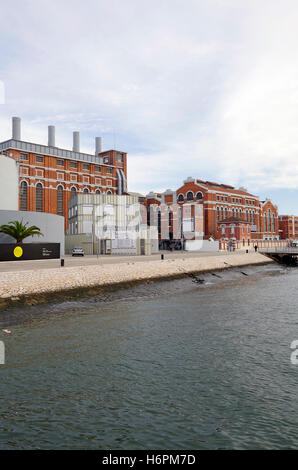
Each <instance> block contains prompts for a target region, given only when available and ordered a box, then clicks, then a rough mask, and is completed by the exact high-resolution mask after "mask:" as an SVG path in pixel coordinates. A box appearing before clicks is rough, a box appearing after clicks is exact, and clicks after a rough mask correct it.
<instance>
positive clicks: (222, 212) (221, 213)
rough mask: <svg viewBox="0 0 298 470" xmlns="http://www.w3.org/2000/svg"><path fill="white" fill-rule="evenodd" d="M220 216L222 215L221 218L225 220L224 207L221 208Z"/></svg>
mask: <svg viewBox="0 0 298 470" xmlns="http://www.w3.org/2000/svg"><path fill="white" fill-rule="evenodd" d="M220 216H221V220H223V218H224V210H223V207H221V209H220Z"/></svg>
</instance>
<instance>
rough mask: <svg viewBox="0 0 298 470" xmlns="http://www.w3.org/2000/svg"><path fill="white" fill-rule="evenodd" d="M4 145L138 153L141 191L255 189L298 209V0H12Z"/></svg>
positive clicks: (136, 176) (134, 169) (1, 84)
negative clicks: (192, 181)
mask: <svg viewBox="0 0 298 470" xmlns="http://www.w3.org/2000/svg"><path fill="white" fill-rule="evenodd" d="M1 17H2V22H1V28H0V58H1V60H0V103H1V104H0V141H3V140H7V139H8V138H10V136H11V122H10V119H11V116H20V117H21V118H22V139H23V140H26V141H33V142H37V143H44V144H46V143H47V126H48V125H49V124H54V125H56V145H57V146H59V147H63V148H71V147H72V131H75V130H79V131H81V150H82V151H86V152H89V153H94V137H95V136H102V138H103V149H104V150H107V149H111V148H117V149H118V150H122V151H125V152H127V153H128V186H129V190H130V191H138V192H141V193H143V194H147V193H148V192H149V191H151V190H153V191H157V192H159V191H163V190H165V189H167V188H172V189H177V188H178V187H179V186H181V185H182V182H183V180H184V179H186V178H187V177H188V176H193V177H196V178H199V179H203V180H205V179H206V180H211V181H218V182H222V183H226V184H232V185H234V186H235V187H239V186H244V187H245V188H247V189H248V190H249V191H250V192H252V193H254V194H258V195H259V196H260V198H261V199H265V198H266V197H270V198H271V199H272V200H273V202H274V203H275V204H277V205H278V206H279V212H280V213H288V214H297V215H298V207H297V204H298V55H297V46H298V28H297V20H298V2H297V1H296V0H261V1H260V0H257V1H255V0H250V1H249V2H248V1H247V0H85V1H84V2H82V1H78V0H51V2H49V1H44V0H15V1H14V2H1Z"/></svg>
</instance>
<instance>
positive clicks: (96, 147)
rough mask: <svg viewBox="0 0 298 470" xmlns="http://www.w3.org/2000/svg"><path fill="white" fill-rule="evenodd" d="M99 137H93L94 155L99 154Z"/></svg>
mask: <svg viewBox="0 0 298 470" xmlns="http://www.w3.org/2000/svg"><path fill="white" fill-rule="evenodd" d="M101 151H102V150H101V137H95V155H96V156H97V155H98V154H99V153H101Z"/></svg>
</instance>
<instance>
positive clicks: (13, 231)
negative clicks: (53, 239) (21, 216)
mask: <svg viewBox="0 0 298 470" xmlns="http://www.w3.org/2000/svg"><path fill="white" fill-rule="evenodd" d="M0 232H2V233H5V234H6V235H9V236H10V237H12V238H14V239H15V240H16V243H22V241H23V240H24V239H25V238H28V237H34V235H36V236H37V237H43V233H41V231H40V229H39V228H38V227H36V225H31V226H30V227H28V222H26V223H25V224H24V223H23V220H22V221H21V222H19V221H18V220H14V221H12V222H8V225H1V226H0Z"/></svg>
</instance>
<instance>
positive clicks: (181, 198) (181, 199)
mask: <svg viewBox="0 0 298 470" xmlns="http://www.w3.org/2000/svg"><path fill="white" fill-rule="evenodd" d="M183 201H184V196H183V194H179V196H178V202H183Z"/></svg>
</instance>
